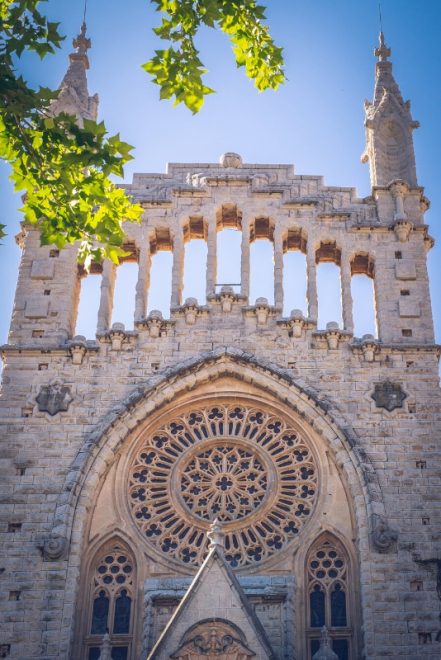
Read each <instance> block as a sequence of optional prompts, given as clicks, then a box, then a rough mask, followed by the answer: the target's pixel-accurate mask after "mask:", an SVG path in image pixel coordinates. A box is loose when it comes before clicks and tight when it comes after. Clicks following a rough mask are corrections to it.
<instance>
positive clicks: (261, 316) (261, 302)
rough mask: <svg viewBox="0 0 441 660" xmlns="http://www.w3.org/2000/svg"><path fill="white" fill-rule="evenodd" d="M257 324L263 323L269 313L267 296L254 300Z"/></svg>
mask: <svg viewBox="0 0 441 660" xmlns="http://www.w3.org/2000/svg"><path fill="white" fill-rule="evenodd" d="M255 307H256V316H257V325H265V324H266V322H267V319H268V314H269V304H268V299H267V298H257V300H256V305H255Z"/></svg>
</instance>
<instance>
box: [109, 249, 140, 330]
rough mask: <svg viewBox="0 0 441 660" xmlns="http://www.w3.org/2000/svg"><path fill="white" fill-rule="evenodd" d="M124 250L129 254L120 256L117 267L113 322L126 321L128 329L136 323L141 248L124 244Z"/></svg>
mask: <svg viewBox="0 0 441 660" xmlns="http://www.w3.org/2000/svg"><path fill="white" fill-rule="evenodd" d="M123 250H124V251H125V252H127V253H128V254H126V256H124V257H120V259H119V266H118V268H117V269H116V274H115V291H114V295H113V310H112V322H113V323H116V322H118V323H124V325H125V328H126V330H130V329H133V324H134V312H135V290H136V282H137V280H138V261H139V250H138V248H137V247H136V245H134V244H133V243H130V244H126V245H123Z"/></svg>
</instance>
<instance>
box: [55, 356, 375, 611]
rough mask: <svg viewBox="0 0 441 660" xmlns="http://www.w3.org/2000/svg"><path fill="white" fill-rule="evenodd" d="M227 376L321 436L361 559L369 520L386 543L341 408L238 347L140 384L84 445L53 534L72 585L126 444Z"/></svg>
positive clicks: (367, 471)
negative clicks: (93, 510) (95, 510)
mask: <svg viewBox="0 0 441 660" xmlns="http://www.w3.org/2000/svg"><path fill="white" fill-rule="evenodd" d="M224 376H227V377H228V378H230V379H234V382H237V383H238V385H240V387H241V388H242V387H243V391H250V389H249V388H250V387H251V388H253V389H254V391H255V392H260V393H261V394H260V395H259V397H262V398H264V397H266V398H268V397H271V398H272V401H273V404H272V405H273V406H275V405H276V402H279V404H277V405H280V406H283V407H284V408H285V409H286V410H288V409H289V411H290V412H289V414H290V415H291V416H293V417H295V418H296V419H298V420H299V423H300V422H301V424H302V428H304V429H310V433H311V434H313V435H314V437H316V438H317V439H319V438H320V442H321V443H322V445H323V447H324V448H327V450H328V451H329V452H330V455H332V456H333V461H334V462H335V465H336V468H337V469H338V471H339V472H341V475H342V477H343V479H344V483H345V488H347V493H348V498H349V500H350V501H351V502H352V506H353V509H354V518H355V519H356V527H357V530H356V535H357V536H358V538H359V543H360V548H361V549H362V552H363V553H364V556H366V557H367V556H368V553H369V543H368V540H369V539H368V536H367V532H368V531H369V527H371V528H372V521H373V522H374V523H375V525H378V524H379V522H380V523H381V530H382V538H383V537H384V534H383V532H384V529H386V531H387V523H386V521H385V518H384V504H383V501H382V494H381V489H380V487H379V484H378V481H377V476H376V473H375V470H374V468H373V467H372V465H371V464H370V462H369V459H368V457H367V456H366V454H365V453H364V452H363V451H362V450H361V449H360V448H359V447H357V441H356V435H355V433H354V431H353V430H352V429H351V427H350V426H349V425H348V423H347V421H346V420H345V419H344V417H342V416H341V415H340V414H339V412H338V410H336V409H335V408H332V407H331V405H330V403H329V402H327V401H325V400H323V399H321V398H320V397H319V395H318V393H317V392H316V391H314V390H313V389H312V388H310V387H307V386H306V385H305V384H304V383H301V382H296V380H295V379H294V378H293V375H292V372H291V371H289V370H285V369H282V368H280V367H278V366H276V365H273V364H271V363H269V362H265V361H262V360H259V359H257V358H256V357H255V356H254V355H251V354H249V353H246V352H245V351H241V350H239V349H236V348H219V349H216V350H214V351H210V352H207V353H205V354H203V355H199V356H198V357H195V358H192V359H189V360H186V361H184V362H182V363H180V364H177V365H176V366H175V367H173V368H170V369H167V370H166V371H165V372H164V373H163V374H162V375H161V376H158V375H156V376H153V377H151V378H150V379H148V380H146V381H145V383H143V384H141V385H138V386H137V387H136V388H134V390H133V391H132V393H131V394H130V395H129V396H128V397H127V398H126V399H125V400H123V401H121V402H119V403H117V404H116V405H115V406H114V408H113V409H112V410H111V411H110V412H109V413H108V415H107V416H106V417H105V418H104V419H103V420H102V421H101V423H100V424H99V426H98V427H97V428H96V430H95V432H94V433H92V434H90V435H89V436H88V437H87V438H86V439H85V441H84V444H83V446H82V447H81V449H80V450H79V452H78V454H77V456H76V458H75V460H74V461H73V463H72V465H71V468H70V471H69V473H68V474H67V476H66V480H65V486H64V489H63V492H62V493H61V495H60V497H59V500H58V503H57V507H56V512H55V518H54V522H53V527H52V535H51V539H54V538H55V539H57V540H58V541H59V546H60V548H61V549H62V548H63V547H64V549H66V547H67V545H68V544H70V546H71V547H70V553H69V565H68V579H71V580H72V581H76V580H78V566H79V565H80V558H81V556H82V554H83V545H82V539H83V538H84V532H85V526H86V525H87V521H88V520H89V517H90V516H89V512H90V507H91V503H92V502H93V501H94V496H95V495H94V494H95V493H96V491H97V489H98V488H99V484H100V483H101V482H102V480H103V479H104V476H105V475H106V474H107V472H108V471H109V469H110V466H111V465H113V464H114V463H115V457H116V456H118V455H119V453H120V451H121V449H122V447H123V445H124V443H125V442H126V441H129V440H130V439H132V440H133V438H135V437H137V435H136V434H139V433H141V432H142V429H143V428H144V427H145V425H148V424H149V423H151V420H152V419H153V418H154V417H155V415H156V416H159V415H161V414H164V412H163V411H164V410H166V409H167V407H168V406H169V404H170V403H171V402H176V401H177V400H178V399H179V398H182V397H186V400H187V401H188V400H194V394H195V392H196V390H197V388H204V387H205V388H206V391H209V392H211V395H212V396H214V394H213V388H212V386H211V385H210V386H209V384H210V383H211V382H212V381H214V380H216V379H219V378H221V377H224ZM174 405H175V403H174ZM168 409H170V408H168ZM370 523H371V524H370ZM383 550H384V549H383ZM65 607H66V608H67V609H66V620H68V618H69V616H71V609H70V604H68V603H66V605H65Z"/></svg>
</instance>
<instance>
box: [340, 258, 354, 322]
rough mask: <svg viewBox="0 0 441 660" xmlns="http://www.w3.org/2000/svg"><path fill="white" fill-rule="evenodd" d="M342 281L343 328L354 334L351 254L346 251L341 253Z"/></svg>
mask: <svg viewBox="0 0 441 660" xmlns="http://www.w3.org/2000/svg"><path fill="white" fill-rule="evenodd" d="M340 281H341V306H342V310H341V311H342V317H343V328H344V329H345V330H347V331H348V332H354V319H353V315H352V293H351V264H350V261H349V254H348V253H347V251H346V250H342V251H341V263H340Z"/></svg>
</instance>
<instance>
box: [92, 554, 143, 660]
mask: <svg viewBox="0 0 441 660" xmlns="http://www.w3.org/2000/svg"><path fill="white" fill-rule="evenodd" d="M135 584H136V582H135V564H134V561H133V557H132V556H131V554H130V553H129V552H127V549H126V548H125V547H124V546H123V545H122V544H120V543H114V544H113V545H111V546H110V548H109V549H108V550H107V551H105V552H102V553H101V554H100V555H99V556H98V558H97V560H96V561H95V562H94V565H93V573H92V578H91V584H90V608H89V615H88V621H87V624H86V638H85V642H86V655H85V657H86V658H87V659H88V660H95V658H99V657H100V646H101V643H102V641H103V637H104V635H105V634H106V632H109V634H110V640H111V649H112V650H111V657H112V659H113V660H126V658H128V657H129V651H130V646H131V641H132V633H133V630H132V628H133V599H134V594H135V591H136V590H135Z"/></svg>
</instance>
